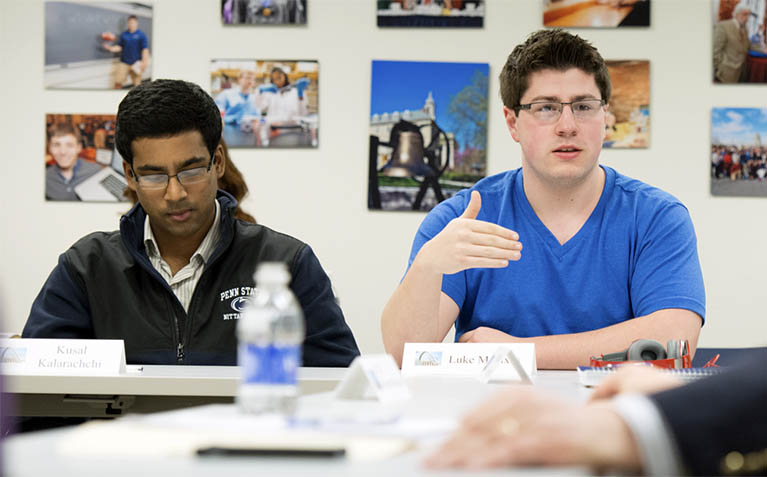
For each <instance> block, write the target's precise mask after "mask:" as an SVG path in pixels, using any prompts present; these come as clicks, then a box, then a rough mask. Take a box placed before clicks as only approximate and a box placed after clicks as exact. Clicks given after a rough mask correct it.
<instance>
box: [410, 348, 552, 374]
mask: <svg viewBox="0 0 767 477" xmlns="http://www.w3.org/2000/svg"><path fill="white" fill-rule="evenodd" d="M499 349H502V350H503V353H500V354H499V353H498V351H499ZM509 351H510V352H512V353H513V356H511V357H509V356H507V354H508V353H507V352H509ZM494 357H495V358H494ZM514 357H516V360H517V362H516V363H515V362H513V358H514ZM493 359H497V360H498V362H495V363H494V362H492V361H493ZM488 364H490V365H492V368H493V369H492V376H489V378H490V379H492V380H523V381H524V380H525V379H526V376H524V375H523V374H526V375H527V376H530V375H533V374H535V372H536V370H537V366H536V362H535V344H533V343H405V351H404V353H403V355H402V376H403V377H411V376H461V377H466V376H474V377H477V378H482V377H483V372H485V371H486V368H487V367H488ZM517 366H519V367H521V371H522V372H519V371H517Z"/></svg>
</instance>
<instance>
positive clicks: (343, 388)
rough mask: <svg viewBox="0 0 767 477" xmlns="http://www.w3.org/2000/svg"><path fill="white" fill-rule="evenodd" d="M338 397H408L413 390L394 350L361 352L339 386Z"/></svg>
mask: <svg viewBox="0 0 767 477" xmlns="http://www.w3.org/2000/svg"><path fill="white" fill-rule="evenodd" d="M335 397H336V398H337V399H344V400H375V401H379V402H382V403H392V402H400V401H406V400H408V399H410V391H409V390H408V388H407V385H405V382H404V381H403V380H402V376H401V375H400V371H399V368H397V363H395V362H394V358H392V356H391V355H390V354H373V355H367V356H357V357H356V358H354V361H352V364H351V365H350V366H349V369H348V370H347V371H346V375H344V378H343V380H341V382H340V383H339V384H338V386H336V389H335Z"/></svg>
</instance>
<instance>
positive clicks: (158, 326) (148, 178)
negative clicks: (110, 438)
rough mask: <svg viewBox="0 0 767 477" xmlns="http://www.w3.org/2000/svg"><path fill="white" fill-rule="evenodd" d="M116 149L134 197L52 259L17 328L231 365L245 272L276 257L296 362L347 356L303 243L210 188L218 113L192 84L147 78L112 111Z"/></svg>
mask: <svg viewBox="0 0 767 477" xmlns="http://www.w3.org/2000/svg"><path fill="white" fill-rule="evenodd" d="M116 131H117V132H116V136H117V149H118V151H119V152H120V154H121V155H122V157H123V158H124V163H123V167H124V169H125V176H126V178H127V180H128V187H130V188H131V189H132V190H134V191H135V192H136V194H137V196H138V203H137V204H136V206H135V207H134V208H133V209H132V210H131V211H130V212H128V213H127V214H126V215H125V216H123V217H122V219H121V220H120V231H119V232H117V231H115V232H94V233H92V234H90V235H87V236H86V237H84V238H82V239H80V240H79V241H78V242H76V243H75V244H74V245H73V246H72V247H71V248H70V249H69V250H67V251H66V252H64V253H63V254H62V255H61V256H60V257H59V263H58V265H57V266H56V267H55V268H54V270H53V272H51V275H50V276H49V277H48V280H47V281H46V283H45V285H44V286H43V289H42V290H41V291H40V294H39V295H38V296H37V298H36V299H35V301H34V303H33V305H32V310H31V312H30V315H29V318H28V320H27V323H26V325H25V327H24V331H23V333H22V336H23V337H24V338H99V339H122V340H124V341H125V352H126V359H127V361H128V362H129V363H145V364H208V365H234V364H236V356H237V352H236V350H237V338H236V333H235V331H236V328H237V322H238V318H239V317H240V312H241V311H242V309H243V305H244V303H245V302H246V301H247V300H246V299H247V297H248V296H249V295H250V294H252V293H253V290H254V283H253V272H254V270H255V268H256V266H257V265H258V264H259V263H261V262H264V261H280V262H285V263H286V264H287V266H288V269H289V270H290V273H291V275H292V280H291V283H290V287H291V289H292V290H293V293H294V294H295V295H296V297H297V298H298V301H299V303H300V304H301V306H302V308H303V311H304V315H305V320H306V338H305V340H304V344H303V365H304V366H348V365H349V363H350V362H351V361H352V360H353V359H354V357H355V356H357V355H358V354H359V350H358V348H357V344H356V342H355V340H354V337H353V336H352V333H351V330H350V329H349V327H348V325H347V324H346V322H345V320H344V316H343V313H342V311H341V309H340V308H339V306H338V304H337V303H336V300H335V297H334V295H333V291H332V289H331V285H330V279H329V278H328V276H327V275H326V274H325V272H324V271H323V269H322V267H321V265H320V263H319V260H318V259H317V257H316V256H315V255H314V252H313V251H312V249H311V248H310V247H309V246H308V245H307V244H305V243H302V242H301V241H299V240H296V239H295V238H293V237H290V236H287V235H284V234H281V233H279V232H276V231H274V230H271V229H269V228H267V227H264V226H263V225H256V224H250V223H245V222H242V221H239V220H236V219H235V218H234V216H233V212H234V210H235V208H236V205H237V203H236V201H235V200H234V198H232V197H231V196H230V195H229V194H227V193H226V192H223V191H220V190H217V180H218V178H219V177H221V176H222V175H223V173H224V167H225V163H224V161H223V150H222V148H221V146H220V145H219V140H220V138H221V116H220V114H219V111H218V108H217V107H216V104H215V103H214V101H213V98H211V97H210V96H209V95H208V94H207V93H206V92H204V91H203V90H202V89H201V88H200V87H199V86H197V85H195V84H192V83H188V82H185V81H178V80H156V81H153V82H151V83H145V84H142V85H139V86H138V87H136V88H134V89H133V90H132V91H131V92H130V93H128V95H126V97H125V99H123V101H122V102H121V103H120V107H119V109H118V113H117V128H116Z"/></svg>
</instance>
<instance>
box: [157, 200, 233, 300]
mask: <svg viewBox="0 0 767 477" xmlns="http://www.w3.org/2000/svg"><path fill="white" fill-rule="evenodd" d="M215 202H216V217H215V218H214V219H213V225H211V226H210V230H208V233H207V234H206V235H205V238H204V239H202V242H201V243H200V246H199V247H197V250H195V252H194V253H193V254H192V258H190V259H189V263H187V264H186V265H185V266H184V268H182V269H181V270H179V271H178V272H176V274H175V275H173V274H172V273H171V271H170V266H169V265H168V264H167V262H165V260H163V258H162V256H161V255H160V248H159V247H158V246H157V242H155V239H154V234H153V233H152V227H151V226H150V225H149V216H148V215H147V216H146V219H145V220H144V246H145V247H146V254H147V256H148V257H149V261H150V262H151V263H152V266H153V267H154V268H155V270H157V272H159V274H160V275H161V276H162V277H163V278H164V279H165V281H166V282H168V285H170V288H171V290H173V293H175V295H176V297H177V298H178V301H180V302H181V305H183V307H184V311H186V312H189V303H190V302H191V301H192V295H193V294H194V289H195V287H196V286H197V282H198V281H200V277H201V276H202V272H203V270H204V269H205V264H206V263H207V262H208V260H209V259H210V256H211V255H212V254H213V250H215V248H216V245H217V244H218V239H219V237H220V235H221V231H220V229H219V222H220V221H221V206H220V205H219V203H218V200H216V201H215Z"/></svg>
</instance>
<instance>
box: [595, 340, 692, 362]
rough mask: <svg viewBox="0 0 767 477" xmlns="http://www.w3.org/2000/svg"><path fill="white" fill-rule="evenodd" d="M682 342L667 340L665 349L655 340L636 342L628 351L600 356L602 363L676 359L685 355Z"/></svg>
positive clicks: (684, 347)
mask: <svg viewBox="0 0 767 477" xmlns="http://www.w3.org/2000/svg"><path fill="white" fill-rule="evenodd" d="M686 347H687V345H686V344H685V341H684V340H668V343H667V344H666V348H664V347H663V345H662V344H660V343H659V342H657V341H655V340H636V341H634V342H633V343H631V346H629V348H628V349H626V350H623V351H619V352H617V353H609V354H605V355H603V356H602V358H601V359H602V360H603V361H654V360H657V359H676V358H681V357H682V356H684V354H685V350H686Z"/></svg>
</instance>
